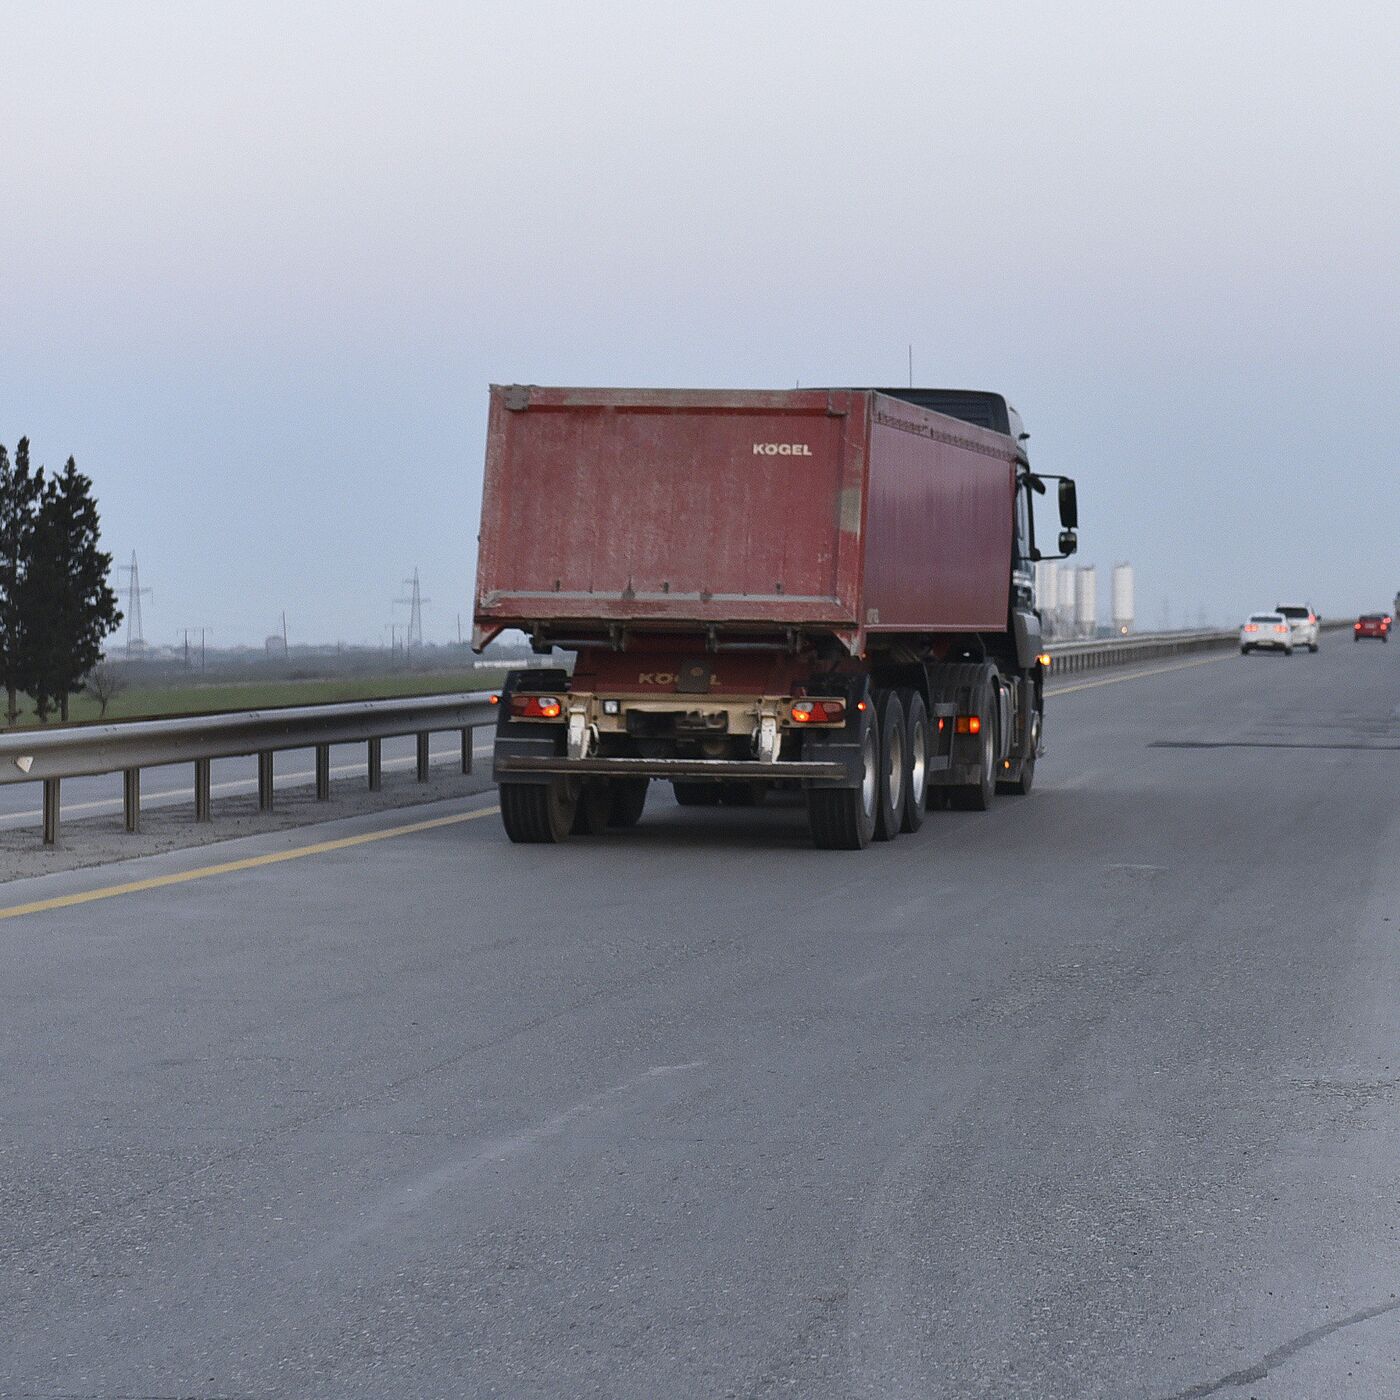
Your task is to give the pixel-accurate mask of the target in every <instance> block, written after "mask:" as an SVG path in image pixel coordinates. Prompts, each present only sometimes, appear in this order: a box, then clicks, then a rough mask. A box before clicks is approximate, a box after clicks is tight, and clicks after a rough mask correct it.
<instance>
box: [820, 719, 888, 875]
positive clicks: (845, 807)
mask: <svg viewBox="0 0 1400 1400" xmlns="http://www.w3.org/2000/svg"><path fill="white" fill-rule="evenodd" d="M860 752H861V783H860V786H859V787H856V788H808V789H807V813H808V816H809V817H810V819H811V823H812V844H813V845H814V846H815V847H816V848H817V849H818V850H819V851H863V850H864V849H865V848H866V847H867V846H868V845H869V844H870V838H871V837H872V836H874V834H875V812H876V808H877V807H878V806H879V795H880V730H879V725H878V724H877V723H876V721H875V712H874V710H873V709H866V710H865V712H864V713H863V716H862V723H861V734H860Z"/></svg>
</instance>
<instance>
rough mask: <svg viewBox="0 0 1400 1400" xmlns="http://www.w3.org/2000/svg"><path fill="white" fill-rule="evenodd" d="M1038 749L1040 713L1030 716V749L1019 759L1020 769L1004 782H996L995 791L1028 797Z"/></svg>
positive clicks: (1032, 782)
mask: <svg viewBox="0 0 1400 1400" xmlns="http://www.w3.org/2000/svg"><path fill="white" fill-rule="evenodd" d="M1039 749H1040V715H1039V714H1035V715H1033V716H1032V718H1031V751H1030V753H1029V754H1028V755H1027V757H1025V758H1023V759H1022V760H1021V771H1020V772H1019V773H1018V774H1017V775H1016V776H1015V777H1014V778H1011V779H1009V780H1008V781H1006V782H999V783H998V784H997V791H998V792H1002V793H1006V794H1007V795H1008V796H1009V797H1029V796H1030V795H1031V788H1032V787H1034V786H1035V760H1036V757H1037V754H1038V750H1039Z"/></svg>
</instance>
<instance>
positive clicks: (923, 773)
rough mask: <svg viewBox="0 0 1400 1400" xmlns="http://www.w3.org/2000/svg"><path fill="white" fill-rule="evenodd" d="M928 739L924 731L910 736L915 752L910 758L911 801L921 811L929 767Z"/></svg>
mask: <svg viewBox="0 0 1400 1400" xmlns="http://www.w3.org/2000/svg"><path fill="white" fill-rule="evenodd" d="M926 737H927V736H926V735H925V733H924V731H923V730H922V729H921V730H919V732H918V733H916V734H911V735H910V739H911V741H912V742H913V745H914V752H913V753H912V754H910V756H909V801H910V802H911V803H912V804H913V805H914V806H915V807H916V808H920V809H921V808H922V807H923V805H924V780H925V779H926V778H927V776H928V765H927V760H926V757H925V749H926V748H927V744H926V743H925V739H926Z"/></svg>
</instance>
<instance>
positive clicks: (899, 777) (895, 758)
mask: <svg viewBox="0 0 1400 1400" xmlns="http://www.w3.org/2000/svg"><path fill="white" fill-rule="evenodd" d="M885 781H886V783H888V784H889V790H890V810H891V811H893V812H895V813H898V812H899V811H900V810H901V809H902V807H903V803H904V733H903V731H902V730H901V729H899V728H898V727H896V728H895V729H894V730H893V732H892V733H891V734H890V769H889V772H888V773H887V774H886V775H885Z"/></svg>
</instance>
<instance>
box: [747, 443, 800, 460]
mask: <svg viewBox="0 0 1400 1400" xmlns="http://www.w3.org/2000/svg"><path fill="white" fill-rule="evenodd" d="M753 453H754V456H755V457H810V456H811V455H812V449H811V448H810V447H808V446H807V444H806V443H805V442H756V443H754V445H753Z"/></svg>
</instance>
